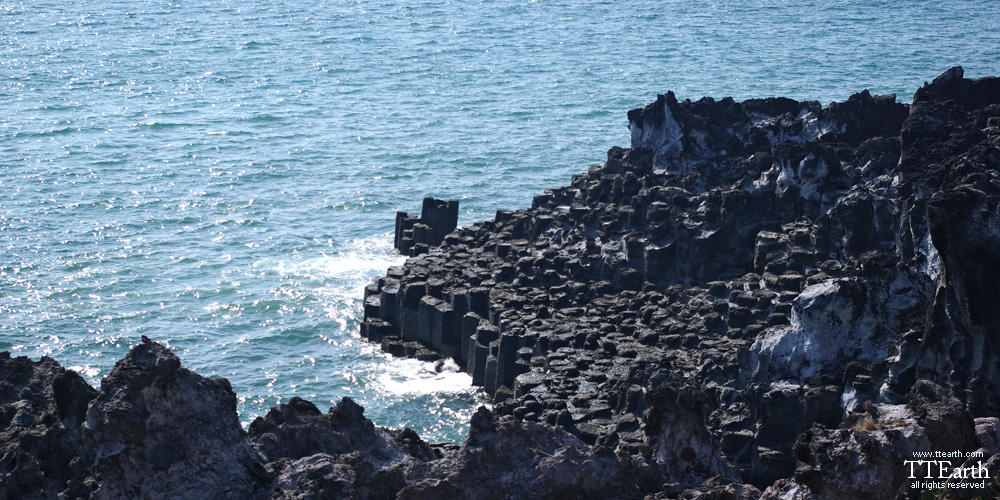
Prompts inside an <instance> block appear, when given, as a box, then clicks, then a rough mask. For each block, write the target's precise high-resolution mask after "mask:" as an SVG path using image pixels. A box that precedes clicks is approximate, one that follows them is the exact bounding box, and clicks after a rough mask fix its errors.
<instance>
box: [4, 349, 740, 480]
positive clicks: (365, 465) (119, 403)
mask: <svg viewBox="0 0 1000 500" xmlns="http://www.w3.org/2000/svg"><path fill="white" fill-rule="evenodd" d="M0 375H2V376H3V378H2V382H0V417H3V420H2V421H0V424H2V425H0V436H2V437H3V438H4V439H3V441H2V442H0V452H2V455H0V499H4V500H6V499H11V500H13V499H57V498H91V499H103V498H128V499H147V498H178V499H208V498H211V499H217V498H218V499H224V498H239V499H256V498H260V499H263V498H271V499H307V498H344V499H357V500H363V499H391V498H435V497H445V496H447V497H448V498H450V499H457V498H469V499H472V498H476V499H480V498H538V499H557V498H594V499H597V498H642V497H643V496H644V495H646V494H650V493H656V492H659V491H661V490H662V489H663V485H664V484H665V483H670V484H674V483H677V482H678V481H679V480H678V479H677V477H679V476H677V474H676V473H675V469H672V468H667V467H660V466H659V464H658V463H657V461H656V460H654V458H653V456H652V455H651V454H650V453H646V454H644V455H643V454H637V455H634V456H632V455H628V454H625V453H615V452H614V451H612V450H611V449H609V448H596V447H593V446H590V445H588V444H586V443H584V442H583V441H581V440H580V439H578V438H576V437H575V436H573V435H571V434H569V433H567V432H566V431H565V430H563V429H561V428H559V427H556V426H550V425H547V424H540V423H530V422H525V423H522V422H519V421H517V420H515V419H513V418H512V417H510V416H507V417H497V416H495V415H493V414H492V413H491V412H490V411H489V410H487V409H486V408H480V409H479V411H478V412H477V413H476V414H475V416H474V417H473V420H472V426H471V427H472V428H471V431H470V433H469V437H468V439H467V440H466V442H465V443H464V445H463V446H461V447H458V446H454V445H429V444H428V443H426V442H424V441H423V440H422V439H420V437H419V436H418V435H417V434H416V433H415V432H413V431H412V430H410V429H404V430H402V431H397V430H390V429H384V428H380V427H377V426H375V425H374V424H373V423H372V422H371V421H370V420H368V419H367V418H365V417H364V409H363V408H361V407H360V406H358V405H357V404H356V403H354V402H353V401H352V400H350V399H349V398H344V399H343V400H341V401H340V402H339V403H338V404H337V405H336V406H335V407H333V408H330V410H329V412H327V413H325V414H324V413H322V412H320V411H319V409H318V408H316V406H315V405H313V404H312V403H310V402H308V401H305V400H302V399H299V398H292V399H291V400H290V401H289V402H288V403H286V404H282V405H279V406H278V407H276V408H272V409H271V410H270V411H269V412H268V414H267V415H266V416H264V417H260V418H257V419H256V420H255V421H254V422H252V423H251V425H250V428H249V431H248V432H243V430H242V429H241V427H240V425H239V422H238V421H237V418H236V395H235V394H233V392H232V389H231V388H230V386H229V383H228V382H227V381H226V379H223V378H217V379H207V378H204V377H201V376H199V375H197V374H196V373H193V372H191V371H189V370H187V369H185V368H183V367H181V365H180V360H179V358H178V357H177V356H176V355H174V354H173V353H171V352H170V351H169V350H168V349H167V348H165V347H163V346H162V345H160V344H157V343H154V342H152V341H150V340H149V339H147V338H145V337H143V342H142V343H141V344H139V345H137V346H136V347H135V348H133V349H132V351H131V352H129V354H128V355H127V356H126V357H125V358H124V359H122V360H121V361H119V362H118V363H117V364H116V365H115V368H114V370H112V372H111V373H110V374H109V375H108V376H107V377H106V378H105V379H104V380H103V381H102V384H101V389H100V390H94V389H93V388H91V387H90V386H88V385H87V384H86V383H85V382H84V381H83V378H82V377H80V376H79V375H78V374H76V373H74V372H71V371H67V370H64V369H63V368H62V367H60V366H59V364H58V363H56V362H55V361H54V360H52V359H49V358H45V359H42V360H41V361H37V362H35V361H31V360H29V359H28V358H25V357H20V358H11V357H10V355H9V353H0ZM695 423H700V421H697V422H695ZM701 425H702V429H701V434H700V435H701V436H702V437H705V436H707V431H705V430H704V428H703V427H704V426H703V424H701ZM650 449H652V447H651V448H650ZM697 486H701V485H697ZM719 487H720V488H729V489H732V488H734V487H735V485H733V484H729V483H727V484H725V485H720V486H719ZM720 491H721V490H720Z"/></svg>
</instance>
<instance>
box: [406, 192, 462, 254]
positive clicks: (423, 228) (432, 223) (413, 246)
mask: <svg viewBox="0 0 1000 500" xmlns="http://www.w3.org/2000/svg"><path fill="white" fill-rule="evenodd" d="M456 227H458V201H457V200H451V201H443V200H435V199H434V198H424V205H423V208H422V209H421V210H420V217H416V216H413V215H408V214H407V213H406V212H396V233H395V237H394V239H393V246H394V247H395V248H396V250H399V253H401V254H403V255H409V256H412V255H420V254H422V253H427V251H428V249H430V248H431V247H436V246H438V245H440V244H441V242H442V241H444V237H445V236H446V235H447V234H448V233H450V232H452V231H454V230H455V228H456Z"/></svg>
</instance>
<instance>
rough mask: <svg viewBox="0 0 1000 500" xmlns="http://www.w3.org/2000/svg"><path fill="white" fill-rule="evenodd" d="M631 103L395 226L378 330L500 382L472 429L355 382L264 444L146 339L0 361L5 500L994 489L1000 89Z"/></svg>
mask: <svg viewBox="0 0 1000 500" xmlns="http://www.w3.org/2000/svg"><path fill="white" fill-rule="evenodd" d="M628 118H629V127H630V130H631V142H632V144H631V145H630V148H629V149H622V148H613V149H612V150H611V151H609V152H608V159H607V161H606V162H605V163H604V164H602V165H600V166H594V167H592V168H591V169H590V170H589V171H588V172H587V173H586V174H581V175H577V176H574V178H573V182H572V184H571V185H569V186H564V187H561V188H556V189H552V190H547V191H546V192H545V193H543V194H541V195H538V196H536V197H535V200H534V202H533V205H532V208H530V209H524V210H518V211H499V212H498V213H497V215H496V218H495V219H494V220H492V221H484V222H478V223H476V224H473V225H472V226H469V227H459V228H457V229H455V230H454V231H452V229H453V228H454V227H455V221H456V219H457V217H456V215H457V205H455V204H453V203H448V202H438V201H436V200H425V202H424V211H425V213H424V214H423V216H422V217H419V218H417V217H413V216H409V215H406V214H400V215H399V216H398V217H397V220H396V228H397V234H396V238H395V242H396V246H397V248H399V249H400V251H401V252H403V253H404V254H406V255H413V257H411V258H410V259H408V260H407V262H406V263H405V264H404V265H403V266H399V267H396V268H391V269H389V271H388V273H387V275H386V276H385V277H381V278H379V279H377V280H375V282H373V283H372V284H371V285H370V286H368V287H367V288H366V290H365V303H364V315H365V321H364V322H363V323H362V327H361V333H362V335H363V336H364V337H366V338H368V339H369V340H372V341H374V342H378V343H380V344H381V345H382V347H383V349H385V350H386V351H388V352H390V353H392V354H394V355H400V356H412V357H417V358H421V359H437V358H441V357H451V358H454V359H455V360H456V362H458V363H459V365H460V366H461V367H463V368H464V369H466V370H467V371H468V372H469V373H471V374H472V377H473V380H474V383H475V384H477V385H481V386H482V387H484V389H485V390H486V391H487V392H488V393H489V394H491V395H492V396H493V398H494V401H495V407H494V409H493V411H489V410H486V409H480V411H479V412H477V413H476V415H475V416H474V417H473V420H472V425H471V430H470V433H469V436H468V438H467V440H466V441H465V442H464V443H463V444H462V445H461V446H453V445H430V444H428V443H425V442H424V441H422V440H421V439H420V438H419V436H417V435H416V434H415V433H413V432H412V431H409V430H403V431H394V430H387V429H381V428H378V427H376V426H374V425H373V424H372V423H371V422H370V421H368V420H367V419H365V418H364V416H363V409H361V408H360V407H359V406H357V405H356V404H354V403H353V402H352V401H350V400H349V399H345V400H343V401H342V402H341V403H340V404H338V405H337V406H336V407H334V408H331V409H330V411H329V412H328V413H325V414H324V413H322V412H321V411H320V410H319V409H318V408H316V407H315V406H314V405H313V404H312V403H309V402H307V401H303V400H300V399H293V400H291V401H290V402H289V403H287V404H284V405H281V406H280V407H277V408H273V409H272V410H271V411H270V412H269V413H268V415H267V416H266V417H264V418H259V419H257V420H256V421H255V422H253V423H252V424H251V426H250V428H249V429H248V431H246V432H244V431H242V430H241V428H240V426H239V423H238V422H237V419H236V411H235V408H236V399H235V395H234V394H233V392H232V389H231V388H230V387H229V384H228V382H226V381H225V379H214V380H209V379H206V378H203V377H201V376H199V375H197V374H194V373H193V372H190V371H188V370H186V369H184V368H182V367H181V366H180V360H179V359H178V358H177V357H176V356H175V355H173V354H172V353H170V352H169V351H168V350H167V349H165V348H163V347H162V346H160V345H158V344H156V343H155V342H152V341H149V340H148V339H145V338H144V339H143V343H142V344H140V345H138V346H137V347H136V348H134V349H133V350H132V352H130V353H129V354H128V356H126V358H125V359H123V360H122V361H120V362H119V363H118V364H117V365H116V367H115V369H114V370H113V371H112V373H111V374H110V375H109V376H108V377H107V378H105V379H104V380H103V381H102V384H101V388H100V389H99V390H95V389H93V388H91V387H90V386H88V385H87V384H86V383H85V382H84V381H83V379H82V378H81V377H80V376H79V375H77V374H75V373H73V372H70V371H67V370H64V369H63V368H62V367H60V366H59V365H58V363H56V362H55V361H53V360H51V359H48V358H43V359H42V360H41V361H38V362H33V361H31V360H28V359H27V358H12V357H10V355H9V354H7V353H3V354H0V380H2V382H0V436H2V441H0V500H3V499H6V498H413V499H417V498H421V499H422V498H497V499H499V498H703V499H757V498H761V499H779V498H780V499H789V500H792V499H803V500H804V499H813V498H815V499H828V498H829V499H835V498H836V499H840V498H876V499H883V498H884V499H895V498H948V497H955V498H977V497H980V498H995V497H997V495H998V494H1000V479H998V478H1000V419H998V418H997V417H998V416H1000V393H998V392H997V390H996V387H1000V355H998V349H1000V289H998V288H997V287H995V286H993V282H994V280H995V279H997V278H998V277H1000V79H997V78H984V79H979V80H968V79H965V78H963V74H962V70H961V68H953V69H951V70H949V71H947V72H945V73H944V74H943V75H941V76H940V77H938V78H936V79H935V80H934V81H933V82H932V83H930V84H926V85H925V86H924V87H923V88H921V89H919V90H918V91H917V92H916V94H915V95H914V98H913V102H912V104H909V105H907V104H903V103H898V102H896V100H895V96H871V95H870V94H869V93H868V92H867V91H865V92H862V93H859V94H856V95H854V96H851V98H850V99H848V100H847V101H845V102H842V103H833V104H831V105H830V106H829V107H827V108H823V107H821V106H820V105H819V103H816V102H796V101H792V100H789V99H782V98H772V99H759V100H749V101H744V102H735V101H733V100H732V99H723V100H720V101H715V100H712V99H709V98H705V99H702V100H699V101H696V102H691V101H684V102H679V101H677V99H676V98H675V97H674V95H673V94H672V93H668V94H666V95H662V96H659V98H658V99H657V101H656V102H654V103H652V104H650V105H649V106H647V107H645V108H644V109H637V110H633V111H631V112H630V113H629V117H628ZM943 460H947V461H948V464H947V468H946V469H942V468H941V467H943V466H944V465H945V464H944V463H943ZM944 470H947V471H948V473H947V474H945V473H944V472H943V471H944ZM955 470H958V471H959V472H958V473H954V471H955ZM956 474H958V475H957V476H956ZM947 483H952V486H949V485H948V484H947ZM955 485H961V486H955Z"/></svg>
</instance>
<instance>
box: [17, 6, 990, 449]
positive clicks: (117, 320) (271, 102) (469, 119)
mask: <svg viewBox="0 0 1000 500" xmlns="http://www.w3.org/2000/svg"><path fill="white" fill-rule="evenodd" d="M953 65H962V66H964V67H965V69H966V75H967V76H972V77H977V76H986V75H997V74H1000V2H996V1H995V0H963V1H960V2H938V1H935V2H930V1H924V0H908V1H901V0H895V1H867V2H856V1H818V0H803V1H799V2H783V1H782V2H779V1H749V0H748V1H721V0H720V1H715V2H682V1H673V0H667V1H659V2H650V1H633V0H620V1H603V2H598V1H576V2H574V1H565V0H552V1H549V0H537V1H534V0H497V1H492V2H475V1H468V2H459V1H447V0H443V1H435V2H423V1H419V0H414V1H383V2H368V1H357V2H343V1H335V2H292V1H280V0H273V1H246V2H241V1H236V0H221V1H213V0H205V1H200V2H187V1H167V0H164V1H148V2H140V1H129V2H124V1H116V0H102V1H93V0H91V1H79V0H68V1H67V0H60V1H49V0H37V1H9V0H0V350H11V351H13V352H14V354H15V355H27V356H30V357H32V358H35V359H37V358H38V357H40V356H52V357H54V358H55V359H57V360H58V361H59V362H61V363H62V364H63V365H64V366H67V367H72V368H73V369H76V370H78V371H80V372H81V373H83V374H84V376H85V377H86V378H87V379H88V380H89V381H90V382H91V383H93V384H95V385H97V384H99V382H100V378H101V377H102V376H103V375H106V374H107V373H108V372H109V371H110V369H111V367H112V366H113V364H114V362H115V361H116V360H117V359H119V358H121V357H122V356H123V355H124V354H125V353H126V352H127V350H128V349H129V347H130V346H131V345H134V344H135V343H137V342H138V341H139V337H140V336H141V335H147V336H149V337H151V338H153V339H154V340H157V341H160V342H163V343H166V344H168V345H169V346H170V347H171V348H172V349H174V350H175V351H176V352H177V353H178V354H179V355H180V357H181V359H182V360H183V362H184V363H185V365H186V366H187V367H189V368H191V369H193V370H196V371H197V372H199V373H201V374H204V375H208V376H222V377H227V378H228V379H229V380H230V381H231V382H232V385H233V388H234V390H235V391H236V392H237V394H238V395H239V401H240V402H239V411H240V419H241V421H243V422H244V424H246V423H247V422H249V421H250V420H252V419H253V417H254V416H256V415H261V414H263V413H264V412H266V410H267V408H269V407H271V406H272V405H275V404H277V403H279V402H285V401H287V400H288V399H289V398H291V397H293V396H301V397H304V398H307V399H309V400H312V401H314V402H315V403H316V404H317V405H318V406H320V407H321V409H323V410H325V409H326V407H327V406H329V405H330V404H332V403H333V402H335V401H337V400H339V399H340V398H341V397H342V396H351V397H353V398H355V399H356V400H357V401H359V402H360V403H361V404H362V405H364V406H365V407H366V409H367V411H366V415H368V416H369V417H370V418H372V419H373V420H374V421H375V422H376V423H378V424H380V425H385V426H391V427H402V426H411V427H413V428H414V429H416V430H417V431H418V432H420V433H421V435H423V436H425V437H427V438H429V439H431V440H452V441H455V440H461V439H462V438H463V436H464V433H465V428H466V425H467V421H468V416H469V415H470V413H471V411H472V410H473V409H474V408H475V406H477V405H478V404H480V403H482V401H483V400H482V398H481V396H479V395H477V393H476V392H475V391H474V390H472V388H471V387H470V380H469V378H468V377H467V376H465V375H463V374H461V373H457V372H455V371H454V370H452V369H446V370H445V371H444V372H442V373H436V372H434V370H433V369H432V367H430V366H429V365H427V364H425V363H420V362H416V361H410V360H394V359H392V358H390V357H388V356H386V355H384V354H382V353H381V352H380V351H379V350H378V349H376V348H374V347H373V346H371V345H368V344H366V343H365V342H364V341H362V340H361V339H360V338H359V337H358V335H357V327H358V320H359V315H360V305H361V303H360V298H361V289H362V287H363V286H364V285H365V284H366V283H367V282H368V281H369V280H370V279H371V277H372V276H375V275H378V274H380V273H383V272H384V271H385V269H386V268H387V267H388V266H390V265H394V264H397V263H400V262H401V259H399V258H398V257H396V256H395V255H394V254H393V252H392V249H391V245H390V243H389V237H390V231H391V230H392V226H393V220H394V212H395V211H396V210H400V209H402V210H409V211H417V210H419V206H420V200H421V199H422V198H423V197H424V196H435V197H438V198H451V199H460V200H461V210H462V212H461V216H460V223H462V224H467V223H471V222H472V221H474V220H477V219H481V218H489V217H491V216H492V214H493V212H494V211H495V210H496V209H498V208H504V209H514V208H521V207H525V206H528V205H529V204H530V200H531V197H532V196H533V195H534V194H536V193H539V192H541V191H542V190H543V189H545V188H546V187H552V186H556V185H561V184H565V183H567V182H568V181H569V177H570V175H571V174H572V173H575V172H581V171H584V170H586V168H587V167H588V166H589V165H591V164H594V163H599V162H600V161H602V159H603V158H604V155H605V152H606V151H607V149H608V148H609V147H611V146H615V145H622V146H627V144H628V131H627V129H626V118H625V113H626V112H627V111H628V110H629V109H631V108H635V107H639V106H642V105H645V104H646V103H647V102H650V101H652V100H654V99H655V96H656V94H658V93H664V92H666V91H667V90H674V91H675V92H676V93H677V95H678V96H679V97H680V98H682V99H683V98H692V99H697V98H700V97H702V96H704V95H708V96H713V97H716V98H721V97H725V96H733V97H735V98H737V99H745V98H750V97H767V96H774V95H781V96H787V97H792V98H796V99H815V100H819V101H821V102H823V103H824V104H826V103H829V102H831V101H834V100H844V99H846V98H847V97H848V96H849V95H850V94H852V93H854V92H857V91H860V90H861V89H864V88H868V89H870V90H871V91H872V92H873V93H878V94H886V93H897V94H898V95H899V96H900V99H901V100H904V101H908V100H909V98H910V96H912V94H913V91H914V90H915V89H916V88H917V87H918V86H920V85H921V84H922V83H923V81H925V80H929V79H931V78H933V77H934V76H936V75H938V74H940V73H941V72H942V71H944V70H945V69H947V68H948V67H950V66H953Z"/></svg>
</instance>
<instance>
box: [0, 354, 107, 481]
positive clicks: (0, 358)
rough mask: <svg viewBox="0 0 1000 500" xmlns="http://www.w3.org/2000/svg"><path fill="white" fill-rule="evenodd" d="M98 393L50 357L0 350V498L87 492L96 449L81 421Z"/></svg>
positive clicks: (74, 373) (78, 376)
mask: <svg viewBox="0 0 1000 500" xmlns="http://www.w3.org/2000/svg"><path fill="white" fill-rule="evenodd" d="M96 395H97V391H95V390H94V389H93V388H92V387H90V386H89V385H87V383H86V382H85V381H84V380H83V377H81V376H80V375H78V374H77V373H76V372H72V371H68V370H65V369H63V368H62V367H61V366H59V364H58V363H56V362H55V361H54V360H52V359H51V358H42V359H41V361H38V362H33V361H31V360H30V359H28V358H26V357H18V358H11V357H10V353H7V352H3V353H0V498H12V499H13V498H26V499H27V498H39V499H40V498H58V497H59V496H60V495H62V496H64V497H85V496H87V495H88V494H89V492H90V490H91V489H92V487H93V484H92V483H90V482H86V481H84V478H85V476H86V471H87V470H88V468H89V467H90V465H91V463H92V462H93V460H94V457H95V453H94V449H93V446H92V445H91V440H90V439H89V436H88V434H87V432H86V431H85V430H84V429H83V424H84V419H85V416H86V413H87V405H88V404H89V403H90V401H91V400H93V399H94V397H96Z"/></svg>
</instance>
